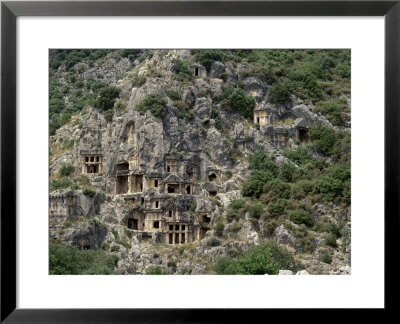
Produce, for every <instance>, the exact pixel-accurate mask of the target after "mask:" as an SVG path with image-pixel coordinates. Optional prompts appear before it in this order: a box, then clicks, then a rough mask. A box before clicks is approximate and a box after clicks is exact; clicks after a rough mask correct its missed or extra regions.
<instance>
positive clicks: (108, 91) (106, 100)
mask: <svg viewBox="0 0 400 324" xmlns="http://www.w3.org/2000/svg"><path fill="white" fill-rule="evenodd" d="M119 93H120V89H118V88H116V87H113V86H108V87H105V88H102V89H101V90H100V91H99V93H98V97H97V99H96V101H95V104H94V105H95V106H96V107H98V108H100V109H102V110H110V109H112V108H113V107H114V103H115V101H116V99H117V98H118V96H119Z"/></svg>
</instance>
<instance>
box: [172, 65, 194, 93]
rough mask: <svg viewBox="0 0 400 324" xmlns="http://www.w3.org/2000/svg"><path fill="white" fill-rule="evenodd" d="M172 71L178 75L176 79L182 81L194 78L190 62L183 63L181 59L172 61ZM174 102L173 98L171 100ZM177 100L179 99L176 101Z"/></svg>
mask: <svg viewBox="0 0 400 324" xmlns="http://www.w3.org/2000/svg"><path fill="white" fill-rule="evenodd" d="M172 70H173V71H174V72H175V74H176V79H177V80H180V81H185V80H190V79H191V78H192V76H193V71H192V69H191V65H190V62H189V61H183V60H180V59H173V60H172ZM171 99H172V100H174V99H173V98H171ZM176 100H177V99H176Z"/></svg>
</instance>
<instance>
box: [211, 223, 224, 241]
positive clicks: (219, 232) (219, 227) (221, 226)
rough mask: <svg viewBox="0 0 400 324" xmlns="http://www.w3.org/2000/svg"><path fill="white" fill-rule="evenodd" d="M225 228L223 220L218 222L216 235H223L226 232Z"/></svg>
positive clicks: (215, 230) (215, 229)
mask: <svg viewBox="0 0 400 324" xmlns="http://www.w3.org/2000/svg"><path fill="white" fill-rule="evenodd" d="M224 228H225V226H224V224H223V223H222V222H218V223H217V224H216V225H215V228H214V233H215V235H217V236H218V237H221V236H222V235H223V234H224Z"/></svg>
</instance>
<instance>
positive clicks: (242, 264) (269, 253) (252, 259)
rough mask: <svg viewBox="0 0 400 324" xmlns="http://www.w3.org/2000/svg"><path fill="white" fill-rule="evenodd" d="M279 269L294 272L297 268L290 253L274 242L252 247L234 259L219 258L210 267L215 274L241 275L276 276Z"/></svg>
mask: <svg viewBox="0 0 400 324" xmlns="http://www.w3.org/2000/svg"><path fill="white" fill-rule="evenodd" d="M280 269H288V270H292V271H296V270H297V266H296V263H295V261H294V259H293V256H292V255H291V254H290V252H289V251H287V250H286V249H284V248H282V247H280V246H279V245H278V244H277V243H275V242H268V243H266V244H263V245H258V246H253V247H251V248H250V250H249V251H248V252H247V253H244V254H242V255H241V256H239V257H238V258H236V259H229V258H226V257H224V258H219V259H217V261H216V263H215V264H214V265H213V267H212V270H213V271H214V272H215V273H216V274H243V275H246V274H251V275H255V274H270V275H276V274H278V273H279V270H280Z"/></svg>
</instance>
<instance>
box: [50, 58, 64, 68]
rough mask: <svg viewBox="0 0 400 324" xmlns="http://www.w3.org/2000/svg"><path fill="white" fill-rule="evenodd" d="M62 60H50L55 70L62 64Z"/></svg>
mask: <svg viewBox="0 0 400 324" xmlns="http://www.w3.org/2000/svg"><path fill="white" fill-rule="evenodd" d="M61 64H62V63H61V62H60V61H59V60H57V59H54V60H50V66H51V68H52V69H53V70H57V69H58V68H59V67H60V66H61Z"/></svg>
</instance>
